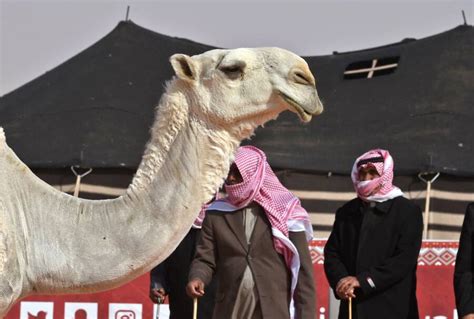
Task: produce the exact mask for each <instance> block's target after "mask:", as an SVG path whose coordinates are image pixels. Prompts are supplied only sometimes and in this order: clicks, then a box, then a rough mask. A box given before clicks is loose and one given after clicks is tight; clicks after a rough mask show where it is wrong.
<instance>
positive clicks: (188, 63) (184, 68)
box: [170, 54, 197, 81]
mask: <svg viewBox="0 0 474 319" xmlns="http://www.w3.org/2000/svg"><path fill="white" fill-rule="evenodd" d="M170 62H171V66H173V69H174V72H175V73H176V75H177V76H178V77H179V78H180V79H183V80H186V81H195V80H196V79H197V65H196V63H195V62H194V61H193V59H191V57H190V56H189V55H186V54H173V55H172V56H171V58H170Z"/></svg>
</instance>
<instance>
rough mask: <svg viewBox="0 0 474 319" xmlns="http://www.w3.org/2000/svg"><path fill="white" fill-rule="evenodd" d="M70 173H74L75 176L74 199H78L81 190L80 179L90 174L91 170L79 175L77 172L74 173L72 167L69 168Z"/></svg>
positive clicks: (74, 170)
mask: <svg viewBox="0 0 474 319" xmlns="http://www.w3.org/2000/svg"><path fill="white" fill-rule="evenodd" d="M71 171H72V172H73V173H74V175H76V186H75V187H74V197H79V190H80V188H81V179H82V178H83V177H84V176H87V175H89V174H90V173H91V172H92V168H89V169H88V170H87V171H86V172H85V173H83V174H79V173H78V172H76V169H75V168H74V166H71Z"/></svg>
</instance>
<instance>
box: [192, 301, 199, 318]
mask: <svg viewBox="0 0 474 319" xmlns="http://www.w3.org/2000/svg"><path fill="white" fill-rule="evenodd" d="M197 317H198V299H197V298H194V300H193V319H197Z"/></svg>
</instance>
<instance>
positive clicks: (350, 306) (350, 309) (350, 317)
mask: <svg viewBox="0 0 474 319" xmlns="http://www.w3.org/2000/svg"><path fill="white" fill-rule="evenodd" d="M349 319H352V298H351V297H349Z"/></svg>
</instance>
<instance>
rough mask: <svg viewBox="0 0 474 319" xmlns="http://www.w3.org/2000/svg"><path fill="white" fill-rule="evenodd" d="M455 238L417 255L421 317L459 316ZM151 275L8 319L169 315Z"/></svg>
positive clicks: (323, 307) (34, 300) (326, 297)
mask: <svg viewBox="0 0 474 319" xmlns="http://www.w3.org/2000/svg"><path fill="white" fill-rule="evenodd" d="M325 243H326V240H315V241H313V242H311V243H310V245H309V249H310V252H311V259H312V261H313V267H314V274H315V277H314V278H315V286H316V305H317V308H316V312H317V313H316V318H318V319H329V318H334V316H335V314H332V313H331V311H336V312H337V309H330V308H329V305H330V298H331V295H332V291H331V290H330V288H329V284H328V282H327V280H326V277H325V275H324V269H323V264H324V255H323V249H324V245H325ZM457 249H458V242H457V241H424V242H423V245H422V248H421V250H420V255H419V257H418V271H417V276H418V287H417V296H418V306H419V310H420V318H423V319H458V317H457V314H456V309H455V304H454V291H453V272H454V262H455V259H456V253H457ZM148 287H149V274H145V275H143V276H141V277H139V278H137V279H135V280H133V281H131V282H129V283H128V284H126V285H123V286H121V287H119V288H116V289H113V290H109V291H106V292H102V293H96V294H87V295H61V296H30V297H28V298H25V299H23V300H21V301H20V302H18V303H17V304H16V305H15V306H14V307H13V308H12V309H11V311H10V312H9V313H8V315H7V316H6V317H5V319H156V318H159V319H168V318H169V308H168V305H167V304H163V305H160V306H159V307H158V306H157V305H154V304H153V303H152V302H151V301H150V299H149V298H148Z"/></svg>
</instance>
